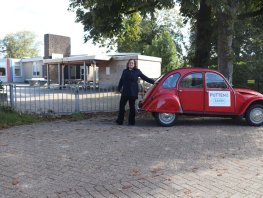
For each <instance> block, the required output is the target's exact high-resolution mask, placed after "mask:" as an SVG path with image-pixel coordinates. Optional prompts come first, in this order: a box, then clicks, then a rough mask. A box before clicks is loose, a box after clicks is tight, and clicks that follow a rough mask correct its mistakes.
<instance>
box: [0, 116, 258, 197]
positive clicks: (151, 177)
mask: <svg viewBox="0 0 263 198" xmlns="http://www.w3.org/2000/svg"><path fill="white" fill-rule="evenodd" d="M112 120H114V118H113V117H112V116H104V117H101V118H99V117H94V118H91V119H88V120H83V121H77V122H69V121H56V122H49V123H40V124H34V125H26V126H18V127H13V128H10V129H5V130H1V131H0V197H1V198H9V197H12V198H17V197H18V198H24V197H30V198H31V197H32V198H33V197H37V198H38V197H39V198H42V197H43V198H44V197H45V198H47V197H49V198H53V197H57V198H60V197H61V198H62V197H69V198H71V197H74V198H77V197H91V198H99V197H102V198H111V197H114V198H116V197H117V198H118V197H123V198H126V197H128V198H136V197H138V198H144V197H145V198H165V197H166V198H167V197H168V198H170V197H218V198H223V197H233V198H234V197H263V127H249V126H247V125H246V124H245V123H241V124H236V123H234V122H233V121H232V120H229V119H218V118H184V119H181V120H179V121H178V124H177V125H176V126H174V127H170V128H163V127H159V126H157V125H156V124H155V122H154V120H153V119H152V118H151V117H149V116H142V117H141V118H140V119H138V121H137V125H136V126H126V125H123V126H116V125H115V124H114V123H113V122H112Z"/></svg>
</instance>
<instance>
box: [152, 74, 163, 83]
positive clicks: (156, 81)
mask: <svg viewBox="0 0 263 198" xmlns="http://www.w3.org/2000/svg"><path fill="white" fill-rule="evenodd" d="M163 76H164V74H163V75H161V76H160V77H159V78H157V79H156V80H155V81H154V83H158V82H159V81H160V80H161V79H162V77H163Z"/></svg>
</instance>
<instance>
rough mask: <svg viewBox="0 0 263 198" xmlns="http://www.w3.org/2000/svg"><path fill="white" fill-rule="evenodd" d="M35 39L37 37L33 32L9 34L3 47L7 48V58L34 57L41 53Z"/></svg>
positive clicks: (3, 41) (4, 40)
mask: <svg viewBox="0 0 263 198" xmlns="http://www.w3.org/2000/svg"><path fill="white" fill-rule="evenodd" d="M35 39H36V36H35V34H34V33H32V32H28V31H23V32H17V33H12V34H7V35H6V36H5V37H4V39H3V40H2V45H3V46H5V48H6V53H7V57H11V58H25V57H34V56H37V55H38V53H39V49H38V43H37V42H36V41H35Z"/></svg>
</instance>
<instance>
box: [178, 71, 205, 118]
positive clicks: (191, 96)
mask: <svg viewBox="0 0 263 198" xmlns="http://www.w3.org/2000/svg"><path fill="white" fill-rule="evenodd" d="M178 93H179V98H180V103H181V106H182V110H183V112H184V113H203V112H204V83H203V73H202V72H194V73H190V74H187V75H186V76H184V77H183V78H182V80H181V81H180V84H179V88H178Z"/></svg>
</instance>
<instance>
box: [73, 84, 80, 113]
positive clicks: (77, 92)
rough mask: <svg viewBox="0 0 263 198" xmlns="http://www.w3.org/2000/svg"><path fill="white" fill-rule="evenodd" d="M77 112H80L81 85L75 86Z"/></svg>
mask: <svg viewBox="0 0 263 198" xmlns="http://www.w3.org/2000/svg"><path fill="white" fill-rule="evenodd" d="M74 94H75V112H76V113H77V112H79V86H78V85H77V86H75V91H74Z"/></svg>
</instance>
